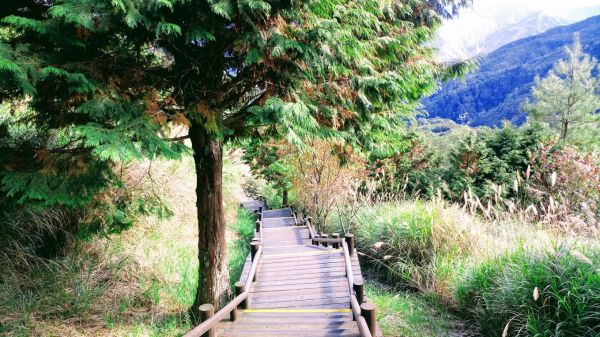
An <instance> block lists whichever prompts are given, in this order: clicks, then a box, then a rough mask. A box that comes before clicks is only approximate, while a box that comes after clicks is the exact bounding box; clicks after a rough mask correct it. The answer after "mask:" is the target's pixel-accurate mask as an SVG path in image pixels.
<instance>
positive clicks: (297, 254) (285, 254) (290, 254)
mask: <svg viewBox="0 0 600 337" xmlns="http://www.w3.org/2000/svg"><path fill="white" fill-rule="evenodd" d="M333 253H338V254H342V252H340V250H339V249H337V250H323V251H317V252H298V253H282V254H265V255H263V257H264V258H267V257H271V256H305V255H319V254H333Z"/></svg>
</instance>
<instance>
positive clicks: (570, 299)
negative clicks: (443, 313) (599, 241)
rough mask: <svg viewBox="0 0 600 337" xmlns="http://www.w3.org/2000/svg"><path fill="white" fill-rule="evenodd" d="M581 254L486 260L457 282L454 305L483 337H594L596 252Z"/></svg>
mask: <svg viewBox="0 0 600 337" xmlns="http://www.w3.org/2000/svg"><path fill="white" fill-rule="evenodd" d="M586 255H587V256H589V257H586ZM586 255H583V254H582V253H580V252H577V251H569V249H566V248H565V247H559V248H558V249H556V250H554V251H546V252H527V251H523V250H522V251H518V252H515V253H514V254H512V255H510V256H506V257H503V258H501V259H498V260H492V261H489V262H487V263H485V264H483V265H481V266H478V267H476V268H474V270H472V271H471V272H469V273H467V274H466V276H465V277H464V278H463V279H462V280H461V281H460V282H458V283H457V290H456V297H457V301H458V303H459V306H460V308H461V309H462V311H463V312H465V313H467V314H468V316H469V317H472V318H473V319H474V320H475V321H476V322H477V324H478V326H479V327H480V329H481V333H482V334H483V335H484V336H499V335H502V334H503V333H504V335H506V336H536V337H537V336H539V337H559V336H565V337H566V336H580V337H593V336H600V269H598V267H599V266H600V250H598V249H596V250H588V251H586Z"/></svg>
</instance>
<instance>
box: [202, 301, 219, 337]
mask: <svg viewBox="0 0 600 337" xmlns="http://www.w3.org/2000/svg"><path fill="white" fill-rule="evenodd" d="M199 309H200V319H201V320H202V322H205V321H206V320H208V319H209V318H211V317H212V316H213V315H214V314H215V307H214V306H213V305H212V304H202V305H201V306H200V308H199ZM215 336H216V335H215V329H214V328H211V329H210V330H208V331H207V332H206V333H204V334H203V335H202V337H215Z"/></svg>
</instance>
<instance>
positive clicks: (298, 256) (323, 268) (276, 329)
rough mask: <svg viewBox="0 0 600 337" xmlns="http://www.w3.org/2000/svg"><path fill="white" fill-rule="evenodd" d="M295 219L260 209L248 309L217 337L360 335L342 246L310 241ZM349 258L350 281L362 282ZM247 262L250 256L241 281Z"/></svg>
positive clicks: (286, 213)
mask: <svg viewBox="0 0 600 337" xmlns="http://www.w3.org/2000/svg"><path fill="white" fill-rule="evenodd" d="M244 206H246V205H244ZM248 206H255V207H256V205H255V204H251V205H248ZM248 208H252V207H248ZM297 223H298V220H297V219H296V218H295V216H294V213H293V212H292V210H291V209H289V208H284V209H277V210H267V211H263V213H262V229H261V235H262V236H261V239H262V255H261V257H260V260H259V263H258V268H257V272H256V278H255V279H256V281H255V282H254V283H252V286H251V288H250V289H249V295H248V303H247V305H248V308H247V309H243V310H241V313H240V316H239V318H238V319H237V320H236V321H235V322H232V323H231V325H230V326H229V327H228V328H225V329H222V330H221V331H219V332H220V333H219V335H220V336H223V337H242V336H261V337H274V336H295V337H304V336H306V337H309V336H310V337H330V336H331V337H333V336H352V337H359V336H360V333H359V330H358V325H357V323H356V321H354V320H353V315H352V310H351V309H350V291H349V287H348V277H347V276H346V270H347V269H346V266H345V260H344V253H343V251H342V249H340V248H334V247H333V244H332V243H329V244H327V245H328V246H327V247H325V246H323V244H321V245H320V246H317V245H314V244H313V242H312V240H311V239H310V232H309V228H308V227H307V226H305V225H301V224H300V225H298V224H297ZM336 246H338V247H339V245H336ZM351 261H352V262H351V263H352V270H353V279H354V282H355V283H356V282H357V281H358V282H360V283H362V275H361V272H360V266H359V263H358V259H357V257H356V254H352V257H351ZM250 266H251V260H250V257H249V258H248V260H247V261H246V265H245V267H244V271H243V273H242V276H241V279H240V281H242V282H245V281H246V278H247V276H248V273H249V272H250Z"/></svg>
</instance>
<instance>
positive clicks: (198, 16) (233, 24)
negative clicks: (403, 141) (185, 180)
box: [0, 0, 463, 318]
mask: <svg viewBox="0 0 600 337" xmlns="http://www.w3.org/2000/svg"><path fill="white" fill-rule="evenodd" d="M455 3H458V2H457V1H454V0H448V1H447V0H443V1H432V0H429V1H426V0H411V1H407V2H397V1H383V2H382V1H376V0H361V1H355V0H327V1H322V0H309V1H293V0H271V1H264V0H204V1H200V0H144V1H142V0H112V1H110V2H109V1H102V0H23V1H19V2H8V3H6V2H3V3H2V5H0V6H2V8H1V11H0V12H1V13H3V14H6V16H5V17H4V18H3V19H2V26H1V29H2V33H3V34H0V36H1V39H2V40H1V41H0V72H1V73H2V77H1V79H0V95H1V97H2V99H3V100H10V101H16V100H22V102H25V104H26V105H27V107H28V109H27V111H28V113H27V115H26V116H25V117H23V118H14V116H12V119H11V120H12V122H11V125H9V126H8V127H6V126H4V129H9V130H5V131H4V132H2V133H1V134H0V136H2V137H4V138H5V139H11V141H12V143H10V145H9V146H7V147H6V148H4V149H3V157H2V158H0V161H1V163H0V164H3V165H0V167H2V171H0V174H1V175H2V186H1V188H2V189H3V190H5V191H8V193H9V194H10V195H12V196H14V197H17V198H19V200H20V201H21V202H24V203H25V202H30V201H40V200H41V201H42V202H43V203H44V204H52V203H53V202H60V201H57V200H55V199H52V198H53V196H54V195H57V194H61V195H64V196H65V199H69V198H70V199H73V196H74V195H75V194H77V193H79V194H81V193H82V192H85V193H84V195H87V194H90V195H92V194H93V192H94V190H92V189H90V188H88V187H87V185H88V183H90V181H79V184H78V183H77V181H73V182H72V183H70V184H67V185H65V184H60V183H58V181H61V180H60V179H61V177H67V176H68V177H81V176H82V174H83V175H88V176H89V178H90V179H88V180H92V179H93V178H96V179H99V178H101V177H105V175H104V174H106V173H104V172H110V170H111V165H110V163H111V162H113V161H124V160H131V159H135V158H140V157H142V156H157V155H165V154H167V155H169V156H171V157H175V156H176V154H177V153H178V152H179V151H181V148H180V147H178V146H176V145H174V143H173V142H172V141H173V139H167V138H166V137H164V136H162V135H164V134H165V132H164V130H165V129H166V128H168V127H169V126H171V125H173V124H185V125H188V126H189V133H188V135H187V136H186V137H189V139H190V140H191V144H192V149H193V157H194V161H195V167H196V173H197V181H196V183H197V188H196V195H197V207H198V231H199V238H198V259H199V262H200V263H199V275H198V277H199V280H198V291H197V294H196V299H195V303H194V306H193V307H192V311H191V312H192V314H193V317H194V318H197V317H198V316H197V307H198V305H199V304H201V303H207V302H208V303H215V304H217V305H219V304H220V303H223V302H224V301H226V300H227V298H228V289H227V286H228V282H227V281H228V275H227V268H226V257H225V221H224V217H223V207H222V192H221V173H222V162H223V157H222V156H223V154H222V151H223V142H225V141H227V140H229V139H231V138H235V137H252V138H270V137H278V138H280V139H285V140H286V141H287V142H289V143H291V144H293V145H297V146H303V144H304V140H305V139H308V138H315V137H323V138H326V137H330V138H333V137H335V138H338V139H339V140H341V141H343V142H345V143H346V144H348V145H352V146H360V147H363V148H366V149H373V150H377V149H380V148H382V146H383V144H382V143H383V142H385V138H386V137H385V135H386V133H388V132H392V131H393V130H397V129H400V128H402V127H403V126H404V123H405V120H406V117H407V116H409V115H411V114H412V113H413V111H414V109H415V106H416V104H417V103H416V102H417V100H418V99H419V98H420V97H421V96H423V95H424V94H427V93H430V92H431V91H432V90H433V89H434V87H435V83H436V80H437V79H438V78H440V77H445V76H447V75H448V74H449V73H460V72H461V71H462V70H463V68H461V67H451V68H448V69H444V68H443V67H442V66H441V65H438V64H436V63H435V62H434V61H433V60H432V49H431V48H429V47H427V46H426V42H427V41H429V40H430V39H431V38H432V37H433V30H434V28H435V27H436V26H437V25H438V23H439V19H440V13H445V14H448V12H447V9H449V8H452V7H453V4H455ZM436 10H437V11H436ZM9 111H12V110H9ZM8 114H10V113H8ZM20 117H22V116H20ZM28 123H29V124H28ZM26 125H35V130H36V132H38V137H37V138H36V139H37V140H36V141H35V142H30V143H31V144H30V145H29V146H27V147H25V148H24V147H20V146H19V144H21V143H23V142H22V140H21V139H15V137H14V135H15V134H16V129H17V128H18V127H21V129H22V128H23V127H25V126H26ZM17 126H18V127H17ZM0 130H2V128H0ZM5 153H6V154H7V155H5ZM61 156H62V157H61ZM65 157H67V158H68V159H69V160H73V162H74V164H73V165H67V167H68V168H69V169H71V171H68V170H64V169H62V168H61V167H60V165H62V164H61V158H65ZM77 163H80V164H81V165H79V166H78V165H77ZM7 165H8V166H9V167H8V168H7ZM93 167H94V169H93V170H92V168H93ZM41 176H44V177H46V178H45V179H40V178H39V177H41ZM50 178H51V179H50ZM100 180H102V181H99V182H97V183H96V184H94V186H95V187H96V189H98V188H102V186H104V184H105V183H104V180H105V179H103V178H102V179H100ZM52 181H54V183H52ZM32 190H35V191H37V192H36V193H31V191H32ZM80 204H82V203H81V202H80Z"/></svg>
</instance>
